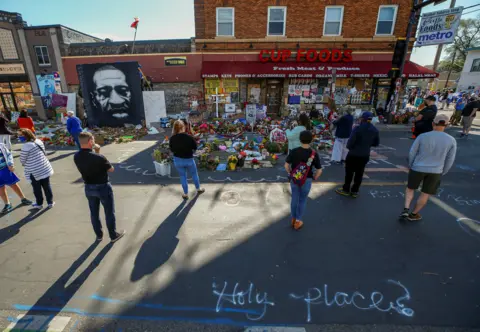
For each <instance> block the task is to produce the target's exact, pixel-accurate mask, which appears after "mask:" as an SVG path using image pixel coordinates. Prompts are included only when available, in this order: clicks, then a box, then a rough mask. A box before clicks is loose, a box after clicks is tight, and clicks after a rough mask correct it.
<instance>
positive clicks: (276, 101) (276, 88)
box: [267, 80, 283, 114]
mask: <svg viewBox="0 0 480 332" xmlns="http://www.w3.org/2000/svg"><path fill="white" fill-rule="evenodd" d="M282 95H283V81H282V80H268V81H267V113H269V114H279V112H280V105H281V104H282Z"/></svg>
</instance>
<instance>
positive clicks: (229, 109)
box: [225, 104, 235, 113]
mask: <svg viewBox="0 0 480 332" xmlns="http://www.w3.org/2000/svg"><path fill="white" fill-rule="evenodd" d="M225 113H235V104H225Z"/></svg>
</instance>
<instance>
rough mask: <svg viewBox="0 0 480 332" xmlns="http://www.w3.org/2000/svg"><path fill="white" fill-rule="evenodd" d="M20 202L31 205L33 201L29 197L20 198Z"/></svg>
mask: <svg viewBox="0 0 480 332" xmlns="http://www.w3.org/2000/svg"><path fill="white" fill-rule="evenodd" d="M22 204H23V205H32V204H33V202H32V201H31V200H29V199H26V198H22Z"/></svg>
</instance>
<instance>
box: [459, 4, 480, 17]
mask: <svg viewBox="0 0 480 332" xmlns="http://www.w3.org/2000/svg"><path fill="white" fill-rule="evenodd" d="M476 6H478V5H476ZM479 10H480V9H475V10H472V11H471V12H468V13H462V15H467V14H471V13H475V12H478V11H479Z"/></svg>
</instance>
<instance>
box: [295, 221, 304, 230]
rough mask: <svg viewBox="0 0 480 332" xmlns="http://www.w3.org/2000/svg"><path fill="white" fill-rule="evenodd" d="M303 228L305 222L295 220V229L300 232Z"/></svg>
mask: <svg viewBox="0 0 480 332" xmlns="http://www.w3.org/2000/svg"><path fill="white" fill-rule="evenodd" d="M302 227H303V221H300V220H295V223H294V224H293V229H294V230H296V231H298V230H299V229H300V228H302Z"/></svg>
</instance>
